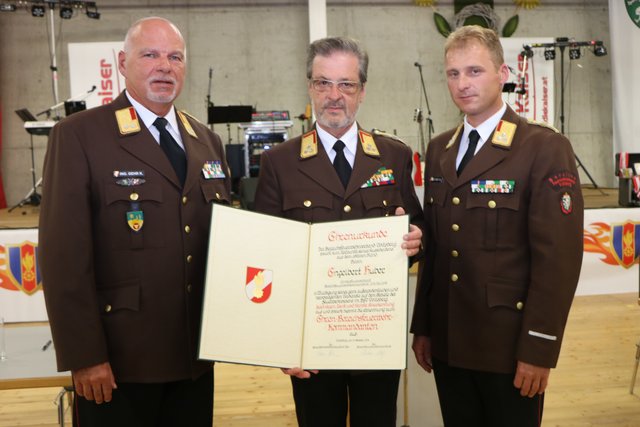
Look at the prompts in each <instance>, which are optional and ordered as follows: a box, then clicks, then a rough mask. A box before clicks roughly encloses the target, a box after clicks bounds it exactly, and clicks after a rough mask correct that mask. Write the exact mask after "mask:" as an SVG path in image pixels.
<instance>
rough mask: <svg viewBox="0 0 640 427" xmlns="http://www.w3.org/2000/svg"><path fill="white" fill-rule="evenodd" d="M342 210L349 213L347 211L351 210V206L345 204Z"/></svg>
mask: <svg viewBox="0 0 640 427" xmlns="http://www.w3.org/2000/svg"><path fill="white" fill-rule="evenodd" d="M343 210H344V211H345V212H346V213H349V212H351V206H349V205H346V206H345V207H344V208H343Z"/></svg>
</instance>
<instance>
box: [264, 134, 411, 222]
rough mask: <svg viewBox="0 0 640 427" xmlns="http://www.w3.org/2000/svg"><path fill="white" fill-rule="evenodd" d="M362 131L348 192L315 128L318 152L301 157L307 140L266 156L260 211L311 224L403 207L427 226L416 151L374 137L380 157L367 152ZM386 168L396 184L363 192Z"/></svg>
mask: <svg viewBox="0 0 640 427" xmlns="http://www.w3.org/2000/svg"><path fill="white" fill-rule="evenodd" d="M366 135H369V137H371V135H370V134H368V133H366V132H364V133H362V131H361V132H360V142H359V143H358V146H357V150H356V156H355V163H354V168H353V171H352V173H351V178H350V180H349V184H348V186H347V188H346V189H345V188H344V187H343V186H342V183H341V182H340V179H339V178H338V175H337V173H336V171H335V169H334V168H333V165H332V164H331V161H330V160H329V156H328V155H327V153H326V151H325V150H324V147H323V146H322V143H321V142H320V141H319V139H318V138H317V134H316V131H315V129H314V130H312V131H311V132H309V133H307V134H305V135H304V138H305V140H306V141H310V139H309V138H315V141H316V148H317V154H315V155H312V156H310V157H307V158H303V156H301V145H302V139H303V137H302V136H298V137H296V138H293V139H290V140H289V141H286V142H284V143H282V144H280V145H278V146H276V147H275V148H273V149H271V150H269V151H265V152H264V153H263V154H262V159H261V165H260V180H259V183H258V188H257V190H256V210H257V211H258V212H263V213H267V214H270V215H275V216H279V217H284V218H289V219H293V220H297V221H304V222H308V223H315V222H327V221H339V220H348V219H361V218H372V217H379V216H385V215H394V214H395V210H396V207H398V206H401V207H403V208H404V210H405V212H406V213H407V214H408V215H409V216H410V221H411V223H413V224H416V225H418V226H419V227H420V228H423V223H422V209H421V207H420V202H419V201H418V199H417V197H416V194H415V190H414V186H413V181H412V180H411V168H412V164H411V149H410V148H409V147H407V146H406V145H404V144H403V143H402V142H399V141H396V140H394V139H392V138H390V137H386V136H379V135H374V136H373V140H374V142H375V147H376V148H377V150H378V153H379V154H366V153H365V152H364V150H363V136H364V137H365V138H368V137H367V136H366ZM381 168H383V169H391V170H392V173H393V176H394V178H395V183H393V184H390V185H381V186H371V187H366V188H361V187H362V186H363V185H364V184H365V183H366V182H367V180H369V179H370V178H372V177H373V176H374V175H375V174H376V173H377V172H378V171H379V170H380V169H381Z"/></svg>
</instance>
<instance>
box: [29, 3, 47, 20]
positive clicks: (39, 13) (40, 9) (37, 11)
mask: <svg viewBox="0 0 640 427" xmlns="http://www.w3.org/2000/svg"><path fill="white" fill-rule="evenodd" d="M44 14H45V10H44V5H43V4H34V5H33V6H31V16H35V17H36V18H44Z"/></svg>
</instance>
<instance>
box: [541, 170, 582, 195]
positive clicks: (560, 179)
mask: <svg viewBox="0 0 640 427" xmlns="http://www.w3.org/2000/svg"><path fill="white" fill-rule="evenodd" d="M546 181H547V184H549V186H550V187H551V188H552V189H554V190H556V191H564V190H570V189H573V188H574V187H575V185H576V183H577V182H578V178H577V177H576V176H575V175H574V174H573V173H572V172H569V171H567V170H562V171H559V172H556V173H553V174H551V175H550V176H548V177H547V178H546Z"/></svg>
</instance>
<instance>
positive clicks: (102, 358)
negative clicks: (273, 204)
mask: <svg viewBox="0 0 640 427" xmlns="http://www.w3.org/2000/svg"><path fill="white" fill-rule="evenodd" d="M129 108H132V107H131V105H130V103H129V101H128V99H127V98H126V96H125V95H124V93H122V94H120V96H119V97H118V98H117V99H116V100H114V101H113V102H112V103H111V104H109V105H105V106H101V107H97V108H93V109H90V110H87V111H85V112H81V113H76V114H74V115H73V116H71V117H69V118H67V119H64V120H63V121H61V122H60V123H58V124H57V125H56V126H55V127H54V128H53V130H52V132H51V135H50V138H49V147H48V150H47V154H46V158H45V164H44V173H43V177H44V180H43V182H44V188H43V199H42V208H41V212H40V237H39V247H40V254H41V261H42V263H41V269H42V276H43V287H44V294H45V301H46V305H47V311H48V315H49V320H50V323H51V329H52V333H53V340H54V344H55V349H56V356H57V361H58V369H59V370H69V369H78V368H83V367H88V366H93V365H96V364H99V363H102V362H107V361H108V362H110V363H111V367H112V369H113V372H114V375H115V379H116V381H122V382H167V381H174V380H181V379H186V378H193V377H196V376H198V375H200V374H201V373H203V372H204V371H206V370H207V369H209V368H210V363H204V362H198V361H196V350H197V343H198V338H199V337H198V334H199V329H200V317H201V306H202V293H203V286H204V283H203V282H204V273H205V258H206V252H207V240H208V234H209V221H210V215H211V203H212V202H221V203H228V202H229V201H230V186H229V180H228V178H222V177H219V178H213V179H205V177H204V174H203V172H202V170H203V166H204V165H205V162H215V163H214V164H216V165H217V164H219V165H220V166H221V169H222V171H224V175H225V176H226V177H228V174H227V170H228V169H227V165H226V161H225V156H224V152H223V147H222V144H221V142H220V138H219V137H218V136H217V135H215V134H214V133H212V132H211V131H210V130H209V129H208V128H207V127H206V126H204V125H203V124H201V123H199V122H197V121H196V120H194V119H192V118H190V117H187V116H186V115H185V116H184V119H185V120H186V121H187V122H188V124H189V125H188V126H185V124H184V123H183V122H182V120H181V119H180V117H178V123H179V128H180V134H181V136H182V140H183V143H184V146H185V149H186V154H187V162H188V170H187V177H186V182H185V186H184V189H182V190H181V189H180V187H179V181H178V178H177V177H176V174H175V172H174V171H173V169H172V167H171V164H170V163H169V160H168V159H167V157H166V156H165V154H164V152H163V151H162V149H161V148H160V146H159V145H158V143H157V142H156V141H155V140H154V139H153V137H152V135H151V133H150V132H149V130H148V129H147V128H146V127H145V125H144V123H143V122H142V121H141V120H140V121H139V125H140V127H141V129H140V130H139V131H135V130H132V131H131V132H130V133H126V134H124V135H123V134H121V132H120V131H119V127H118V122H117V120H116V111H117V110H121V109H127V113H129V112H130V111H129V110H128V109H129ZM133 117H135V115H134V116H133ZM129 129H131V128H129ZM218 162H219V163H218ZM115 172H134V173H135V172H143V173H144V177H143V179H144V183H141V182H135V181H134V182H129V183H124V182H123V181H120V183H118V181H119V180H121V179H122V174H120V175H121V176H120V177H116V176H115V175H117V174H116V173H115ZM132 211H142V213H143V215H144V218H143V220H144V222H143V224H142V228H141V229H140V230H139V231H137V232H136V231H134V230H133V229H132V228H131V227H130V226H129V225H128V223H127V213H128V212H132Z"/></svg>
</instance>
